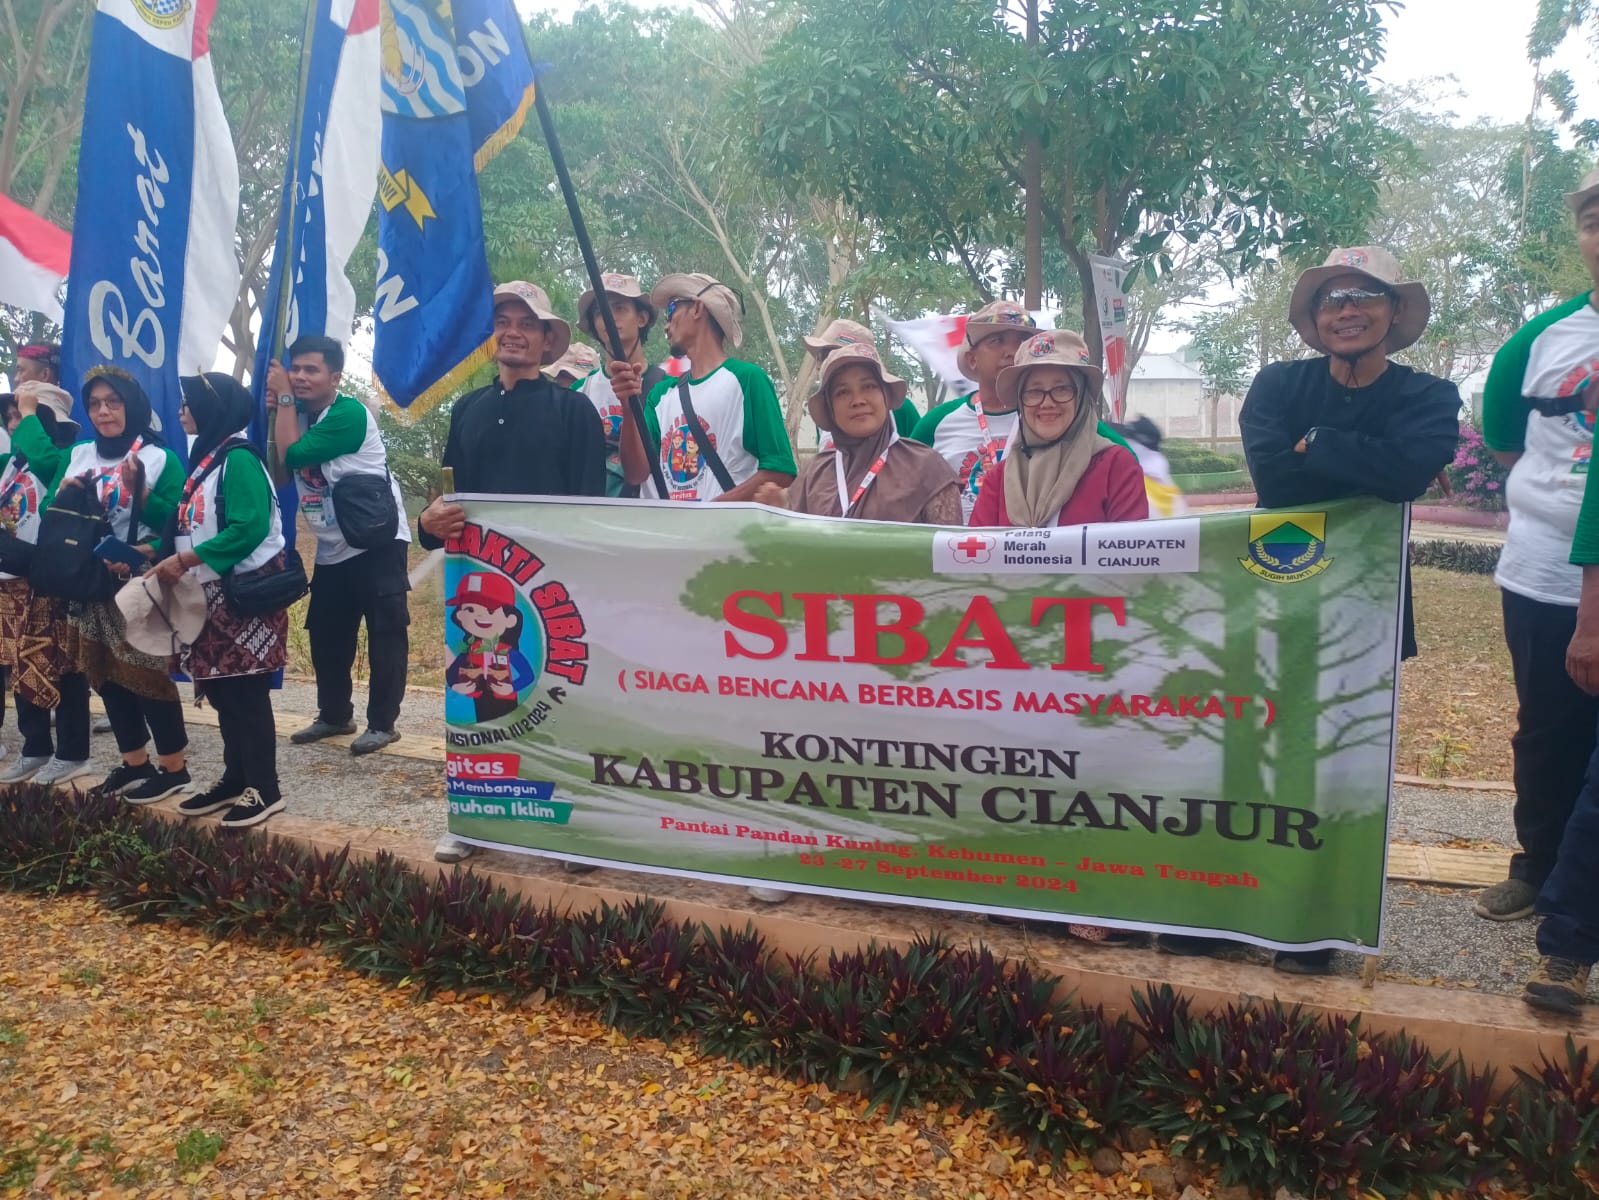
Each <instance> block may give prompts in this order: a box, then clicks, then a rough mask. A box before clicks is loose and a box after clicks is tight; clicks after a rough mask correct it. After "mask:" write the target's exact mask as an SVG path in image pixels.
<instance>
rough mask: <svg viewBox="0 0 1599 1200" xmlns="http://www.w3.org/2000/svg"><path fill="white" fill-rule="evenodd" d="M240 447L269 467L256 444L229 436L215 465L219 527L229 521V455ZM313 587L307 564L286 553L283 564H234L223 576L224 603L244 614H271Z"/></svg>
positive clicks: (268, 472) (262, 465)
mask: <svg viewBox="0 0 1599 1200" xmlns="http://www.w3.org/2000/svg"><path fill="white" fill-rule="evenodd" d="M240 447H243V448H244V449H246V450H248V451H249V452H250V453H251V454H253V455H254V456H255V457H256V460H257V461H258V462H260V464H261V467H262V469H263V470H266V469H267V463H266V458H265V456H263V455H262V453H261V451H260V450H259V449H257V448H256V446H255V444H254V443H252V442H248V441H246V440H245V439H243V438H230V439H229V440H228V441H227V442H225V443H223V446H222V453H221V455H220V456H219V460H218V462H217V467H216V469H217V470H218V471H220V472H221V474H220V475H218V476H217V529H218V530H221V529H222V528H224V527H225V526H226V525H227V523H228V502H227V498H226V484H227V481H228V480H227V467H228V455H229V454H230V453H232V452H233V451H234V450H236V449H239V448H240ZM207 474H209V472H207ZM201 478H202V479H203V478H204V476H202V477H201ZM271 478H272V473H271V471H270V470H267V479H268V480H270V479H271ZM277 502H278V498H277V497H276V496H273V497H272V503H273V504H276V503H277ZM310 590H311V581H310V580H309V579H307V578H306V577H305V567H304V565H303V564H302V563H301V562H300V556H299V555H298V554H292V555H287V556H286V557H285V560H284V565H283V566H281V567H279V566H278V565H277V563H275V562H269V563H267V564H265V565H264V566H259V567H257V568H256V569H255V570H253V571H240V570H239V569H238V568H237V567H234V568H232V569H230V570H229V571H228V572H227V573H226V574H224V575H223V576H222V602H223V603H224V604H226V605H227V606H228V607H229V608H231V609H232V610H233V611H234V612H235V613H237V614H238V615H239V616H241V617H265V616H270V615H271V614H272V613H275V612H278V611H280V610H282V609H285V608H288V607H289V606H290V605H291V604H293V603H294V602H295V601H296V600H298V599H299V598H300V597H301V596H303V595H305V594H306V593H307V592H308V591H310Z"/></svg>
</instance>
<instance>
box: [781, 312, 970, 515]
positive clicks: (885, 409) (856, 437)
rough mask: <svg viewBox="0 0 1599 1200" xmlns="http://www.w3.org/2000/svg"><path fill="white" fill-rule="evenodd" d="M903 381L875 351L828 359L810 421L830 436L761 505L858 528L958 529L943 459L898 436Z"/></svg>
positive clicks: (841, 350) (954, 494) (845, 352)
mask: <svg viewBox="0 0 1599 1200" xmlns="http://www.w3.org/2000/svg"><path fill="white" fill-rule="evenodd" d="M905 392H906V387H905V381H904V380H903V379H900V378H899V377H898V376H895V375H890V374H889V373H888V372H887V371H885V370H884V369H883V363H882V360H881V359H879V358H878V356H877V350H876V349H875V348H874V347H873V346H871V345H870V344H869V343H868V344H861V343H848V344H845V345H841V346H840V347H838V349H836V350H833V351H832V352H831V353H830V354H828V356H827V357H826V358H825V359H824V360H823V362H822V367H821V381H820V383H819V385H818V386H817V389H816V391H815V392H814V393H812V395H811V398H810V410H811V419H812V420H813V421H815V422H816V428H817V429H818V430H819V431H821V432H822V433H827V434H831V435H832V443H831V445H829V446H826V447H824V448H823V449H822V450H821V451H820V452H819V453H818V454H817V455H816V457H815V458H813V459H812V460H811V461H810V464H809V465H808V466H807V467H806V468H805V470H804V471H802V472H801V473H800V476H799V478H798V479H796V480H795V481H794V482H793V483H792V484H791V485H790V486H789V488H788V490H787V494H786V495H785V494H784V492H783V490H782V489H780V488H777V487H775V486H773V487H769V488H765V489H763V490H762V494H761V495H760V496H757V497H756V498H757V499H758V500H760V501H761V502H762V503H767V504H774V505H783V506H786V507H788V508H790V509H792V510H793V511H794V512H801V513H810V514H812V515H813V516H818V517H849V518H851V519H852V520H856V521H905V522H911V523H914V524H918V525H959V524H961V523H962V522H961V505H960V484H959V482H958V481H957V480H956V478H955V472H954V471H953V470H951V469H950V466H949V464H948V463H947V462H945V461H944V458H943V456H942V455H940V454H939V453H938V452H937V451H935V450H934V449H933V448H932V447H931V446H924V445H923V444H922V443H921V442H912V441H907V440H905V439H903V438H901V437H900V435H899V430H898V429H897V428H896V426H895V423H894V419H893V413H894V411H895V409H896V408H898V406H899V405H901V404H903V403H904V402H905Z"/></svg>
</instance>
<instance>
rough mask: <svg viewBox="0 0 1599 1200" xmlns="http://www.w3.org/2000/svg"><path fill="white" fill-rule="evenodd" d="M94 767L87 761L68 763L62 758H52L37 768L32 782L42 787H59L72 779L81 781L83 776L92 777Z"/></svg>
mask: <svg viewBox="0 0 1599 1200" xmlns="http://www.w3.org/2000/svg"><path fill="white" fill-rule="evenodd" d="M93 774H94V766H93V765H92V764H91V763H90V762H89V760H88V759H84V760H83V761H82V762H68V761H67V760H66V759H64V758H52V759H51V760H50V761H49V762H47V763H45V764H44V766H42V767H40V768H39V773H38V774H37V775H35V776H34V777H33V782H34V783H37V784H40V785H41V786H43V787H59V786H60V785H61V784H63V783H67V782H69V781H70V780H73V779H82V778H83V777H84V776H85V775H93Z"/></svg>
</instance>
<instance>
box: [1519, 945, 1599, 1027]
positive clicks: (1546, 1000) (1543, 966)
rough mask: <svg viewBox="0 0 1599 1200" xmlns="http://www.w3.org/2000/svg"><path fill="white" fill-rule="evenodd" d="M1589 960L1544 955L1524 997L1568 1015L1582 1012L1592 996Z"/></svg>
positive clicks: (1533, 1004) (1524, 992)
mask: <svg viewBox="0 0 1599 1200" xmlns="http://www.w3.org/2000/svg"><path fill="white" fill-rule="evenodd" d="M1591 970H1592V965H1591V964H1589V963H1580V962H1577V961H1576V960H1575V959H1570V958H1543V959H1540V960H1539V961H1538V969H1537V971H1535V972H1534V973H1533V976H1532V978H1531V979H1529V980H1527V987H1526V990H1525V991H1523V992H1522V994H1521V998H1522V999H1523V1000H1525V1001H1526V1002H1527V1003H1528V1004H1530V1005H1532V1007H1534V1008H1541V1009H1543V1010H1544V1011H1546V1012H1553V1013H1561V1014H1562V1015H1564V1016H1568V1017H1577V1016H1581V1015H1582V1006H1583V1004H1585V1003H1586V1002H1587V997H1588V973H1589V971H1591Z"/></svg>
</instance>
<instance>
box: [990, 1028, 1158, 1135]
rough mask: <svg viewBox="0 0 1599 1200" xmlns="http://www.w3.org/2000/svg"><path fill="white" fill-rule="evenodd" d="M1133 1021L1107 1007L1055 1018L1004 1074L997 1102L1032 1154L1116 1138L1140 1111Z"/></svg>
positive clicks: (1137, 1049) (998, 1109)
mask: <svg viewBox="0 0 1599 1200" xmlns="http://www.w3.org/2000/svg"><path fill="white" fill-rule="evenodd" d="M1140 1052H1141V1048H1140V1046H1139V1041H1138V1035H1137V1033H1136V1031H1135V1030H1134V1027H1133V1025H1132V1022H1130V1021H1129V1020H1128V1019H1127V1018H1126V1017H1125V1016H1123V1017H1118V1018H1117V1019H1116V1020H1114V1021H1112V1020H1110V1019H1108V1018H1107V1017H1106V1015H1105V1012H1104V1010H1103V1009H1099V1008H1096V1009H1093V1010H1092V1011H1089V1012H1084V1013H1081V1014H1079V1016H1078V1017H1077V1018H1076V1019H1075V1020H1067V1021H1061V1022H1056V1023H1052V1024H1051V1025H1050V1026H1049V1027H1047V1028H1046V1029H1044V1030H1043V1031H1042V1032H1041V1033H1040V1034H1039V1036H1038V1037H1037V1039H1036V1040H1035V1041H1033V1042H1032V1044H1031V1045H1029V1046H1028V1047H1026V1048H1025V1049H1024V1050H1022V1051H1020V1052H1018V1053H1017V1054H1016V1055H1015V1056H1014V1057H1013V1058H1012V1060H1011V1062H1010V1064H1009V1065H1008V1066H1007V1067H1005V1068H1004V1069H1003V1070H1001V1071H1000V1073H999V1087H998V1088H997V1089H996V1090H995V1093H994V1096H993V1100H992V1106H993V1108H994V1110H995V1112H996V1113H998V1115H999V1118H1000V1120H1001V1121H1003V1122H1004V1123H1005V1125H1007V1126H1008V1127H1009V1128H1011V1129H1014V1130H1016V1131H1017V1132H1018V1133H1020V1134H1021V1135H1022V1136H1024V1137H1026V1138H1027V1143H1028V1149H1029V1151H1030V1152H1031V1153H1033V1154H1035V1155H1036V1154H1039V1153H1043V1154H1047V1155H1048V1156H1049V1157H1050V1158H1052V1159H1056V1160H1059V1159H1060V1158H1062V1157H1064V1156H1065V1155H1066V1153H1067V1152H1068V1151H1076V1152H1079V1153H1084V1154H1087V1153H1092V1152H1093V1151H1094V1150H1097V1149H1099V1148H1100V1147H1102V1146H1109V1145H1112V1144H1114V1143H1115V1142H1116V1140H1117V1139H1118V1137H1119V1136H1120V1135H1121V1134H1122V1133H1123V1132H1124V1127H1125V1126H1127V1125H1128V1124H1130V1123H1131V1122H1132V1121H1133V1120H1134V1118H1135V1117H1136V1116H1139V1115H1140V1114H1139V1112H1138V1103H1137V1101H1138V1087H1137V1084H1136V1082H1135V1078H1136V1075H1135V1071H1134V1067H1135V1064H1136V1062H1137V1060H1138V1057H1139V1054H1140Z"/></svg>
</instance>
